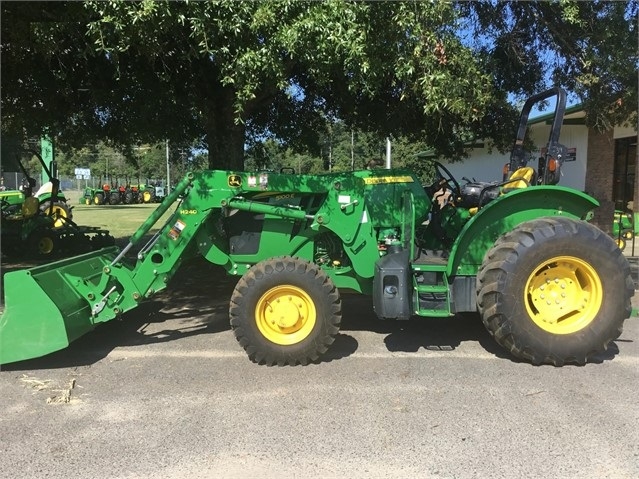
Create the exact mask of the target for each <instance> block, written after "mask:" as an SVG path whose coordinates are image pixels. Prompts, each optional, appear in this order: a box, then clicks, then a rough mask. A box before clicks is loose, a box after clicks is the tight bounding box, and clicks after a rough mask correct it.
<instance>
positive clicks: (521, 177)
mask: <svg viewBox="0 0 639 479" xmlns="http://www.w3.org/2000/svg"><path fill="white" fill-rule="evenodd" d="M536 182H537V172H536V171H535V169H534V168H531V167H530V166H524V167H522V168H517V169H516V170H515V171H513V173H512V174H511V175H510V178H509V179H508V180H507V181H506V182H505V183H504V184H503V186H502V192H503V193H508V192H509V191H512V190H516V189H519V188H527V187H528V186H530V185H532V184H535V183H536Z"/></svg>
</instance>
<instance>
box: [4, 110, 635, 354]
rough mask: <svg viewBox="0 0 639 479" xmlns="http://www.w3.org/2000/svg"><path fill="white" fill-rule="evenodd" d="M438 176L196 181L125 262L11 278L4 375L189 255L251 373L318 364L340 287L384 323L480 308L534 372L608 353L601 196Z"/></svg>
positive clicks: (160, 284)
mask: <svg viewBox="0 0 639 479" xmlns="http://www.w3.org/2000/svg"><path fill="white" fill-rule="evenodd" d="M559 113H561V114H563V112H562V111H560V112H559ZM551 146H552V145H551ZM547 151H548V152H549V153H548V154H549V155H552V154H555V152H557V151H560V150H557V149H552V148H547ZM551 159H553V160H557V158H551V157H548V158H546V160H547V161H546V164H548V162H549V161H550V160H551ZM560 160H561V158H559V160H558V161H560ZM557 166H558V165H557ZM436 167H437V171H438V173H439V174H438V177H437V179H436V181H435V182H434V183H433V184H432V185H427V186H423V185H422V184H421V183H420V181H419V179H418V177H417V176H416V175H415V174H413V173H412V172H410V171H407V170H379V169H373V170H363V171H354V172H348V173H330V174H324V175H295V174H285V173H282V172H280V173H273V172H255V173H253V172H233V171H203V172H200V173H197V174H193V173H189V174H187V175H186V176H185V177H184V178H183V179H182V181H181V182H180V183H179V184H178V185H177V186H176V187H175V189H172V191H171V193H170V194H169V195H168V196H167V197H166V198H165V199H164V200H163V201H162V203H161V204H160V205H159V207H158V208H157V209H156V210H155V211H154V212H153V213H152V214H151V216H150V217H149V218H148V219H147V220H146V221H145V222H144V224H143V225H142V226H141V227H140V228H139V229H138V230H137V231H136V232H135V233H134V234H133V236H132V237H131V239H130V241H129V244H128V245H127V246H126V247H125V248H123V249H122V250H120V249H118V248H117V247H110V248H104V249H102V250H100V251H95V252H90V253H87V254H84V255H81V256H77V257H75V258H70V259H65V260H61V261H58V262H56V263H51V264H48V265H44V266H39V267H36V268H33V269H30V270H24V271H16V272H10V273H7V274H6V275H5V310H4V313H3V314H2V316H1V317H0V364H6V363H11V362H15V361H20V360H24V359H29V358H34V357H38V356H43V355H45V354H48V353H51V352H54V351H57V350H60V349H63V348H65V347H66V346H67V345H68V344H69V343H70V342H71V341H73V340H75V339H77V338H79V337H80V336H82V335H83V334H85V333H87V332H89V331H91V330H93V329H94V328H95V327H96V326H98V325H99V324H101V323H104V322H107V321H110V320H111V319H114V318H117V317H119V316H121V315H122V314H123V313H125V312H127V311H129V310H132V309H134V308H136V307H137V306H138V305H139V304H140V303H141V302H143V301H145V300H146V299H147V298H150V297H152V296H153V295H154V294H155V293H157V292H158V291H160V290H162V289H164V288H166V287H167V283H168V282H169V280H170V278H171V277H172V276H173V275H174V274H175V272H176V271H177V269H178V268H179V266H180V264H181V263H182V262H183V261H184V260H186V259H188V258H191V257H194V256H197V255H201V256H202V257H204V258H205V259H206V260H208V261H210V262H212V263H214V264H217V265H220V266H221V267H222V268H224V269H225V270H226V271H227V272H228V274H230V275H235V276H238V277H239V280H238V282H237V285H236V286H235V290H234V292H233V294H232V296H231V298H230V306H229V317H230V323H231V327H232V330H233V332H234V334H235V336H236V338H237V340H238V342H239V344H240V345H241V347H242V348H243V349H244V350H245V351H246V353H247V355H248V356H249V358H250V359H251V360H253V361H255V362H257V363H260V364H267V365H274V364H278V365H285V364H289V365H295V364H307V363H309V362H314V361H317V360H318V359H320V358H321V356H322V354H323V353H324V352H326V350H327V349H328V348H329V347H330V345H331V344H332V343H333V341H334V339H335V337H336V335H337V334H338V332H339V328H340V325H341V317H342V312H341V297H340V291H342V290H350V291H355V292H359V293H362V294H366V295H370V296H371V298H372V306H373V309H374V311H375V314H376V315H377V316H378V318H380V319H382V320H397V321H402V320H407V319H409V318H413V317H449V318H451V320H454V319H453V318H454V317H455V315H456V314H457V313H460V312H479V314H480V316H481V318H482V321H483V322H484V324H485V326H486V328H487V329H488V331H489V332H490V334H491V335H492V336H493V337H494V338H495V340H496V341H497V342H498V343H499V344H500V345H502V346H503V347H504V348H506V349H507V350H508V351H510V353H511V354H512V355H513V356H515V357H518V358H521V359H524V360H526V361H529V362H531V363H533V364H553V365H556V366H560V365H563V364H565V363H576V364H584V363H585V362H587V361H588V360H589V359H591V358H592V357H593V356H594V355H596V354H597V353H599V352H601V351H603V350H605V349H606V348H607V347H608V345H609V343H610V342H611V341H613V340H614V339H615V338H617V337H618V336H619V334H620V333H621V330H622V326H623V322H624V320H625V319H626V318H627V317H629V315H630V312H631V307H630V299H631V297H632V295H633V293H634V285H633V282H632V278H631V275H630V267H629V265H628V262H627V260H626V259H625V258H624V256H623V255H622V254H621V252H620V250H619V249H618V248H617V245H616V244H615V242H614V241H613V240H612V238H610V237H609V236H608V235H606V234H604V233H603V232H602V231H600V230H599V229H597V228H596V227H595V226H593V225H591V224H590V223H588V222H587V219H588V218H589V215H590V214H591V212H592V210H593V209H594V208H595V207H597V206H598V204H597V201H596V200H594V199H593V198H591V197H589V196H588V195H586V194H584V193H581V192H579V191H575V190H572V189H569V188H564V187H561V186H557V185H553V184H538V183H535V182H529V181H527V180H526V181H520V179H518V177H514V178H513V177H512V175H511V178H509V179H507V180H506V183H505V184H502V185H497V186H489V187H488V186H487V187H486V190H487V191H490V190H495V191H496V192H497V193H496V194H491V198H490V200H489V201H483V200H482V201H481V202H477V201H474V200H473V198H470V197H468V195H465V194H464V191H462V189H461V188H460V187H459V185H458V184H457V182H456V180H455V179H454V177H453V176H452V175H451V174H450V172H448V170H447V169H446V168H445V167H444V166H443V165H441V164H439V163H437V164H436ZM517 170H519V168H517V169H514V172H516V171H517ZM514 172H513V173H514ZM514 185H517V186H519V187H514ZM444 194H445V197H446V200H442V198H443V197H444ZM486 194H488V193H486ZM476 196H477V198H476V199H478V198H479V196H482V194H479V195H476ZM171 208H174V211H173V213H172V215H170V217H169V219H168V221H167V222H166V223H165V224H164V225H162V226H161V227H160V228H159V230H158V232H157V233H156V234H155V235H154V236H153V237H152V238H151V239H150V240H149V241H148V242H146V243H145V244H140V243H141V240H142V238H143V237H144V236H145V235H146V233H147V232H148V231H149V230H150V229H151V228H152V227H153V225H154V224H155V223H156V222H157V221H158V220H159V219H160V218H161V217H162V215H163V214H164V213H165V212H167V211H168V210H169V209H171ZM133 252H135V254H134V255H132V254H129V253H133ZM34 301H36V302H37V304H38V305H39V308H38V310H37V311H34V309H33V304H34Z"/></svg>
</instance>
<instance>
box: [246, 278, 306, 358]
mask: <svg viewBox="0 0 639 479" xmlns="http://www.w3.org/2000/svg"><path fill="white" fill-rule="evenodd" d="M255 321H256V323H257V327H258V329H259V330H260V332H261V333H262V335H263V336H264V337H265V338H266V339H268V340H269V341H271V342H273V343H275V344H280V345H284V346H286V345H291V344H297V343H299V342H300V341H303V340H304V339H305V338H307V337H308V336H309V334H310V333H311V331H312V330H313V328H314V327H315V322H316V321H317V312H316V310H315V303H314V302H313V300H312V299H311V297H310V296H309V295H308V294H306V292H305V291H304V290H302V289H300V288H298V287H296V286H292V285H281V286H276V287H275V288H271V289H269V290H268V291H267V292H265V293H264V294H263V295H262V297H261V298H260V299H259V300H258V302H257V305H256V306H255Z"/></svg>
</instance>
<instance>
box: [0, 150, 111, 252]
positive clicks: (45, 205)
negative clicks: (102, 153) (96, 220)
mask: <svg viewBox="0 0 639 479" xmlns="http://www.w3.org/2000/svg"><path fill="white" fill-rule="evenodd" d="M47 148H49V149H52V145H51V144H50V142H48V140H47ZM2 153H3V156H2V159H3V164H4V165H5V166H7V165H9V167H11V165H13V167H15V168H16V170H17V169H20V170H21V171H22V172H23V174H24V177H23V179H22V185H21V188H20V194H21V195H22V196H21V199H20V201H18V202H16V201H13V202H10V201H6V200H5V199H4V198H2V197H1V196H0V206H1V213H2V216H1V228H0V239H1V242H2V243H1V244H2V253H3V254H5V255H8V256H13V257H25V256H30V257H36V258H48V257H54V256H60V255H63V254H64V255H70V254H78V253H80V252H86V251H90V250H95V249H100V248H102V247H104V246H108V245H112V244H114V239H113V238H112V237H111V236H110V235H109V234H108V231H105V230H100V229H98V228H92V227H85V226H78V225H77V224H75V223H74V222H73V220H72V214H71V207H70V206H68V205H67V203H66V198H65V197H64V195H62V193H61V192H60V189H59V184H60V183H59V180H58V179H57V177H55V176H54V174H55V173H54V172H55V164H54V163H49V164H47V162H45V161H44V160H43V158H42V156H40V155H39V154H38V153H37V152H35V151H32V150H26V149H22V148H20V147H18V146H16V145H15V144H13V145H7V146H5V148H4V149H3V152H2ZM24 153H28V154H29V155H34V156H35V157H36V158H37V159H38V160H39V162H40V164H41V167H42V171H43V172H45V173H46V175H47V176H46V179H47V181H46V182H45V183H44V184H43V186H42V187H40V189H39V190H38V191H37V192H36V193H34V191H33V189H34V188H35V186H36V179H35V178H33V177H31V176H29V174H28V172H27V170H26V169H25V167H24V165H23V163H22V161H21V155H23V154H24Z"/></svg>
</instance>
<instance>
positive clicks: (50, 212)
mask: <svg viewBox="0 0 639 479" xmlns="http://www.w3.org/2000/svg"><path fill="white" fill-rule="evenodd" d="M45 214H46V215H47V216H53V217H54V218H57V219H56V220H55V222H54V223H53V227H54V228H60V227H61V226H62V225H64V218H66V217H67V210H65V209H64V208H62V207H61V206H57V205H54V206H53V207H49V208H47V209H46V211H45ZM60 218H62V219H60Z"/></svg>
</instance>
